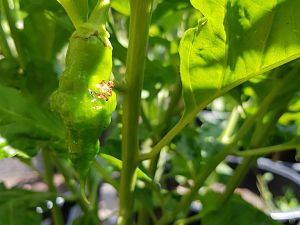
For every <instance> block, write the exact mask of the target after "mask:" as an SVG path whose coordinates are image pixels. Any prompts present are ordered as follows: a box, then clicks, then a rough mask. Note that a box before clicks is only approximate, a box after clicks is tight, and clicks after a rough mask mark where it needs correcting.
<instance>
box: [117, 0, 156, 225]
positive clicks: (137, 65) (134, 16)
mask: <svg viewBox="0 0 300 225" xmlns="http://www.w3.org/2000/svg"><path fill="white" fill-rule="evenodd" d="M152 2H153V0H131V1H130V7H131V16H130V25H129V47H128V51H127V60H126V81H127V91H126V92H125V93H124V99H123V118H122V123H123V129H122V161H123V167H122V171H121V183H120V189H119V198H120V211H119V219H118V225H131V224H132V222H131V221H132V214H133V213H132V210H133V191H134V186H135V175H134V174H135V170H136V168H137V164H138V154H139V147H138V126H139V123H138V122H139V113H140V103H141V90H142V86H143V80H144V68H145V60H146V51H147V45H148V34H149V24H150V18H151V10H152Z"/></svg>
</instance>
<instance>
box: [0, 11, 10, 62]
mask: <svg viewBox="0 0 300 225" xmlns="http://www.w3.org/2000/svg"><path fill="white" fill-rule="evenodd" d="M0 10H1V9H0ZM0 15H1V13H0ZM0 47H1V51H2V53H3V55H4V56H5V57H7V58H11V57H12V56H13V55H12V53H11V50H10V48H9V45H8V43H7V40H6V34H5V32H4V30H3V27H2V24H1V21H0Z"/></svg>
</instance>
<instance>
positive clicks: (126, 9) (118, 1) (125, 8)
mask: <svg viewBox="0 0 300 225" xmlns="http://www.w3.org/2000/svg"><path fill="white" fill-rule="evenodd" d="M111 7H112V8H113V9H114V10H116V11H117V12H119V13H122V14H123V15H125V16H129V15H130V4H129V0H111Z"/></svg>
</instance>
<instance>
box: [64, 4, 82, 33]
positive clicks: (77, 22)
mask: <svg viewBox="0 0 300 225" xmlns="http://www.w3.org/2000/svg"><path fill="white" fill-rule="evenodd" d="M58 2H59V3H60V4H61V5H62V7H63V8H64V9H65V11H66V12H67V14H68V16H69V18H70V19H71V21H72V23H73V25H74V27H75V28H76V29H78V28H79V27H80V26H81V25H82V23H83V20H82V18H80V15H79V12H78V11H77V9H76V6H75V4H74V3H73V2H72V1H71V0H58Z"/></svg>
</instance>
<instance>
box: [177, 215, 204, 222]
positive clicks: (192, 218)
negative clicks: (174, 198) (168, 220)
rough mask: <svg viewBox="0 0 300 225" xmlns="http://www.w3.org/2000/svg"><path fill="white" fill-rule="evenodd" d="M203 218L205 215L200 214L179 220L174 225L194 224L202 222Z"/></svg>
mask: <svg viewBox="0 0 300 225" xmlns="http://www.w3.org/2000/svg"><path fill="white" fill-rule="evenodd" d="M202 217H203V214H200V213H199V214H196V215H194V216H191V217H189V218H185V219H179V220H177V221H175V223H174V225H186V224H190V223H194V222H196V221H198V220H200V219H201V218H202Z"/></svg>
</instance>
